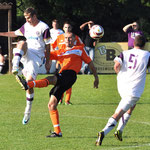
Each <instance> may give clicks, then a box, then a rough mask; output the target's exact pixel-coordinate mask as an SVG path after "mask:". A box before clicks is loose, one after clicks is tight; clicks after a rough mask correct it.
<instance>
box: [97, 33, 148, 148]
mask: <svg viewBox="0 0 150 150" xmlns="http://www.w3.org/2000/svg"><path fill="white" fill-rule="evenodd" d="M144 45H145V38H144V37H143V36H142V35H138V36H136V37H135V41H134V48H133V49H131V50H129V51H123V52H122V53H121V54H120V56H119V57H116V58H115V59H114V62H115V64H114V70H115V72H116V73H117V86H118V92H119V94H120V96H121V101H120V103H119V105H118V107H117V109H116V111H115V113H114V114H113V115H112V117H111V118H109V120H108V122H107V124H106V126H105V127H104V129H103V130H102V131H101V132H99V133H98V139H97V140H96V145H97V146H99V145H101V144H102V141H103V139H104V137H105V136H106V135H107V134H108V133H109V132H110V131H111V130H112V129H113V128H114V127H115V126H116V124H117V122H118V120H119V119H120V118H121V117H122V116H123V114H124V113H126V112H127V111H128V110H129V109H132V108H133V107H134V106H135V104H136V103H137V101H138V100H139V99H140V96H141V94H142V93H143V91H144V87H145V78H146V70H147V67H149V66H150V53H149V52H148V51H144V50H142V48H143V47H144Z"/></svg>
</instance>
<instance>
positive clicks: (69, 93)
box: [65, 88, 72, 102]
mask: <svg viewBox="0 0 150 150" xmlns="http://www.w3.org/2000/svg"><path fill="white" fill-rule="evenodd" d="M71 92H72V88H70V89H68V90H67V91H66V98H65V102H69V101H70V98H71Z"/></svg>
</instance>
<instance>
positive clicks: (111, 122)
mask: <svg viewBox="0 0 150 150" xmlns="http://www.w3.org/2000/svg"><path fill="white" fill-rule="evenodd" d="M116 124H117V121H116V120H115V119H114V118H112V117H111V118H109V120H108V122H107V124H106V126H105V128H104V129H103V130H102V131H104V135H106V134H107V133H109V132H110V131H111V130H112V129H113V128H114V127H115V126H116Z"/></svg>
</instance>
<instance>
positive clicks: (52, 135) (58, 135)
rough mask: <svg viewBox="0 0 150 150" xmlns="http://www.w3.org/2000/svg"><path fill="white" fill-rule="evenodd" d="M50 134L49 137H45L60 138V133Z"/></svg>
mask: <svg viewBox="0 0 150 150" xmlns="http://www.w3.org/2000/svg"><path fill="white" fill-rule="evenodd" d="M50 133H51V134H50V135H47V136H46V137H47V138H51V137H52V138H54V137H62V134H61V133H59V134H57V133H56V132H51V131H50Z"/></svg>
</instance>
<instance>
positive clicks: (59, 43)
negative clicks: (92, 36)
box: [51, 21, 84, 105]
mask: <svg viewBox="0 0 150 150" xmlns="http://www.w3.org/2000/svg"><path fill="white" fill-rule="evenodd" d="M63 30H64V32H65V33H68V32H71V31H72V25H71V23H69V22H68V21H65V22H64V25H63ZM64 35H65V34H61V35H59V36H57V39H56V40H55V41H54V43H52V44H51V46H52V49H51V50H54V49H55V48H57V47H58V49H62V48H64V47H66V45H65V36H64ZM74 45H76V46H84V44H83V42H82V41H81V39H80V37H78V36H77V35H75V41H74ZM58 64H60V63H59V62H58V63H57V65H56V70H57V71H58V70H59V69H58V68H59V67H58ZM71 93H72V88H70V89H68V90H67V91H66V97H65V105H72V103H71V102H70V98H71ZM63 96H64V94H63V95H62V97H61V100H60V101H59V104H62V100H63Z"/></svg>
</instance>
